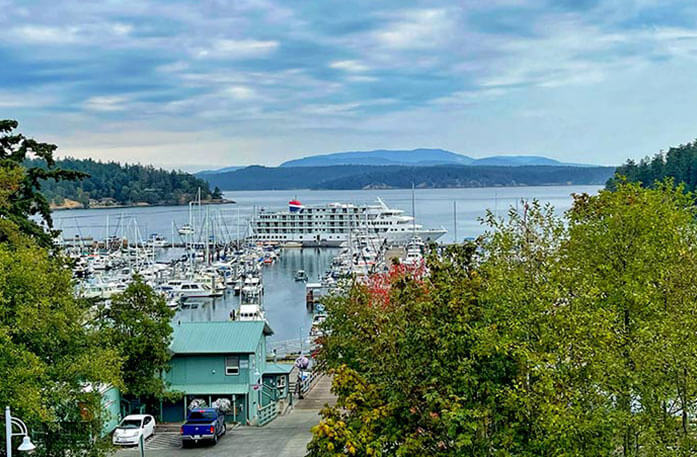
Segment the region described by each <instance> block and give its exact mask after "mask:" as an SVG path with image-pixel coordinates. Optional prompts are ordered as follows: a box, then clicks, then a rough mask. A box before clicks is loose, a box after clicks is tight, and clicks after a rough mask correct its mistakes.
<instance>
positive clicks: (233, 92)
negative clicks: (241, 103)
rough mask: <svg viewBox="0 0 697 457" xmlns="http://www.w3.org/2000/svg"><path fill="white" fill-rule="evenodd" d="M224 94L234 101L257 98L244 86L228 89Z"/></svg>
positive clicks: (252, 91)
mask: <svg viewBox="0 0 697 457" xmlns="http://www.w3.org/2000/svg"><path fill="white" fill-rule="evenodd" d="M224 93H225V94H226V95H228V96H230V97H231V98H233V99H235V100H249V99H252V98H255V97H256V96H257V93H256V91H255V90H254V89H251V88H249V87H245V86H232V87H228V88H227V89H225V91H224Z"/></svg>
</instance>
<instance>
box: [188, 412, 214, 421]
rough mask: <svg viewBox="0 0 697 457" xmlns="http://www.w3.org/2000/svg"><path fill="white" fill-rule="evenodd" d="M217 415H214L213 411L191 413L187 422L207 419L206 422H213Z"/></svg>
mask: <svg viewBox="0 0 697 457" xmlns="http://www.w3.org/2000/svg"><path fill="white" fill-rule="evenodd" d="M217 417H218V415H217V414H215V413H214V412H213V411H191V414H189V420H194V421H195V420H202V419H208V420H213V419H215V418H217Z"/></svg>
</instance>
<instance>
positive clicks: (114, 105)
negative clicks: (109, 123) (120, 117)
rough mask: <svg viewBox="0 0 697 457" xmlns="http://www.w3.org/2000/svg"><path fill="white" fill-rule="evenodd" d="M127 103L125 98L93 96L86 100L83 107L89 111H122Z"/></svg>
mask: <svg viewBox="0 0 697 457" xmlns="http://www.w3.org/2000/svg"><path fill="white" fill-rule="evenodd" d="M127 101H128V99H127V98H126V97H119V96H95V97H90V98H89V99H87V100H86V101H85V103H84V104H83V106H84V107H85V109H87V110H90V111H105V112H106V111H123V110H125V109H126V108H127V107H126V102H127Z"/></svg>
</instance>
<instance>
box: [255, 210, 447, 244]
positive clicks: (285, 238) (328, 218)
mask: <svg viewBox="0 0 697 457" xmlns="http://www.w3.org/2000/svg"><path fill="white" fill-rule="evenodd" d="M251 229H252V233H253V235H254V237H255V238H256V239H257V240H259V241H261V242H267V241H274V242H278V243H281V244H283V245H284V246H289V245H293V244H297V243H300V244H301V245H302V246H340V245H341V244H342V243H344V242H345V241H347V240H348V239H349V234H350V233H351V232H352V231H354V230H357V229H363V230H365V231H368V232H369V233H371V234H373V235H375V236H377V237H378V238H380V239H382V240H384V241H387V242H388V243H399V244H405V243H406V242H407V241H409V239H410V238H412V237H414V236H418V237H419V238H421V239H422V240H425V241H435V240H437V239H438V238H440V237H441V236H443V235H444V234H445V233H447V230H446V229H445V228H442V227H441V228H437V229H430V228H424V227H423V226H422V225H419V224H417V223H416V222H415V221H414V218H413V217H412V216H408V215H405V214H404V211H402V210H400V209H392V208H390V207H388V206H387V205H386V204H385V202H383V201H382V200H380V199H378V200H377V204H373V205H353V204H344V203H329V204H327V205H320V206H304V205H302V204H300V202H298V201H297V200H292V201H291V202H290V204H289V209H288V210H287V211H278V212H267V211H264V210H262V211H261V212H260V213H258V214H256V215H255V216H254V217H253V219H252V221H251Z"/></svg>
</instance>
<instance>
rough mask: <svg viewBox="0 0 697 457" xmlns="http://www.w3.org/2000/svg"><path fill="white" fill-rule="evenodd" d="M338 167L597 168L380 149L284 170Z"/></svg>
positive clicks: (296, 163) (312, 159) (299, 162)
mask: <svg viewBox="0 0 697 457" xmlns="http://www.w3.org/2000/svg"><path fill="white" fill-rule="evenodd" d="M336 165H371V166H394V165H401V166H412V167H428V166H434V165H467V166H473V167H483V166H496V167H522V166H536V165H540V166H567V167H593V166H595V165H588V164H580V163H568V162H560V161H559V160H555V159H550V158H548V157H542V156H525V155H516V156H506V155H498V156H491V157H484V158H481V159H475V158H473V157H469V156H466V155H462V154H457V153H455V152H451V151H446V150H445V149H411V150H394V149H376V150H374V151H350V152H336V153H333V154H321V155H314V156H307V157H303V158H300V159H294V160H289V161H287V162H283V163H282V164H281V165H280V168H291V167H328V166H336ZM242 168H245V167H239V166H237V167H225V168H221V169H219V170H203V171H199V172H197V173H196V175H198V176H202V177H203V176H206V175H212V174H220V173H227V172H231V171H237V170H239V169H242Z"/></svg>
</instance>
